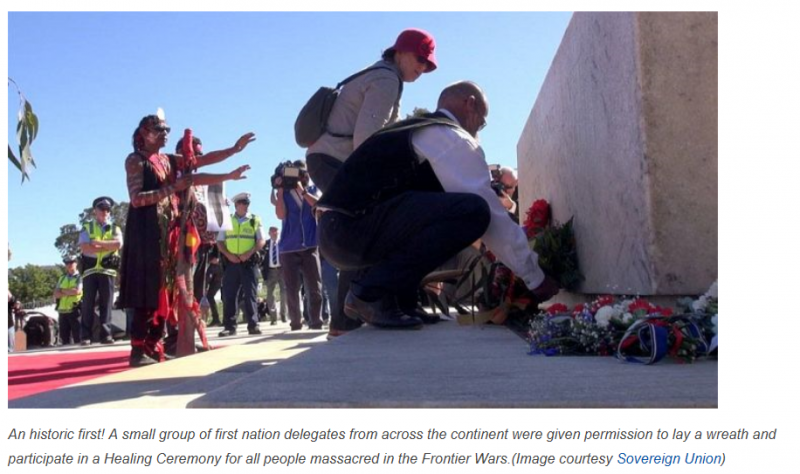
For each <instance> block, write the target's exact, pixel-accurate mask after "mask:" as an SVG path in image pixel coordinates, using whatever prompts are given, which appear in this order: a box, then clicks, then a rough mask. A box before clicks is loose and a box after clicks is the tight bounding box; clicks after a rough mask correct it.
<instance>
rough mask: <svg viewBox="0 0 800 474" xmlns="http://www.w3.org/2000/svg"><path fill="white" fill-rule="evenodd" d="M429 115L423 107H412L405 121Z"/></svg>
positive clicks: (428, 111)
mask: <svg viewBox="0 0 800 474" xmlns="http://www.w3.org/2000/svg"><path fill="white" fill-rule="evenodd" d="M429 113H431V111H430V110H428V109H426V108H425V107H414V110H412V111H411V113H410V114H406V119H410V118H415V117H422V116H423V115H425V114H429Z"/></svg>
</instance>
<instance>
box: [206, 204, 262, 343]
mask: <svg viewBox="0 0 800 474" xmlns="http://www.w3.org/2000/svg"><path fill="white" fill-rule="evenodd" d="M233 202H234V206H235V207H236V213H234V214H233V215H232V216H231V221H232V223H233V229H231V230H229V231H221V232H220V233H219V235H218V237H217V248H218V249H219V251H220V253H221V254H222V255H223V256H224V257H225V260H226V262H225V263H226V265H225V272H224V274H223V277H222V318H223V325H224V326H225V329H224V330H222V331H221V332H220V333H219V337H227V336H234V335H236V315H237V314H238V308H237V300H238V298H237V295H238V294H239V291H241V292H242V297H243V300H244V316H245V321H246V322H247V332H248V334H261V329H259V327H258V314H257V312H256V304H257V303H256V292H257V290H258V262H257V260H258V252H259V251H260V250H261V249H262V248H264V244H266V240H265V239H264V235H263V230H262V226H261V219H259V218H258V216H256V215H255V214H251V213H249V212H248V209H249V207H250V193H239V194H237V195H236V196H234V197H233Z"/></svg>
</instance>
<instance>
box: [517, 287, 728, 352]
mask: <svg viewBox="0 0 800 474" xmlns="http://www.w3.org/2000/svg"><path fill="white" fill-rule="evenodd" d="M715 295H716V283H715V284H714V285H713V286H712V290H710V291H709V293H706V294H705V295H703V296H701V297H700V298H699V299H698V300H696V301H695V300H687V301H684V303H688V304H690V305H691V307H692V308H693V311H692V312H688V313H683V314H677V315H676V314H675V313H674V311H673V310H672V309H671V308H665V307H660V306H657V305H654V304H652V303H650V302H649V301H647V300H645V299H643V298H627V299H615V298H614V297H612V296H601V297H599V298H597V299H595V300H594V301H592V302H591V303H588V304H579V305H577V306H575V307H574V308H572V309H571V310H570V309H569V308H568V307H567V306H566V305H564V304H561V303H556V304H553V305H551V306H550V307H549V308H547V310H546V311H542V312H540V313H539V314H537V315H536V316H534V317H533V318H532V320H531V322H530V329H529V331H528V340H529V342H530V352H529V353H530V354H544V355H546V356H554V355H598V356H609V355H617V356H618V357H620V358H628V359H630V358H635V357H647V356H648V355H652V354H647V352H648V351H650V349H651V346H652V341H651V340H650V339H649V338H655V337H656V335H655V334H654V333H655V332H658V333H659V334H660V335H661V337H662V338H663V339H664V342H665V343H666V344H665V349H666V352H665V353H664V354H663V355H666V356H669V357H672V358H674V359H676V360H678V361H682V362H693V361H694V360H695V359H696V358H697V357H699V356H702V355H706V354H708V353H709V352H710V351H711V350H712V349H713V347H714V342H713V341H712V344H711V345H709V344H708V343H707V341H709V340H712V339H713V340H714V341H715V340H716V331H717V329H716V327H717V326H716V320H717V315H716V313H715V312H716V301H717V298H716V296H715ZM699 308H702V309H703V310H704V311H705V312H698V311H697V310H698V309H699ZM711 311H714V314H712V313H711ZM642 328H644V329H645V331H644V336H643V335H642V334H643V333H642V331H641V330H642ZM648 331H649V333H648ZM620 349H624V350H625V352H626V354H631V355H630V356H626V357H623V356H622V355H621V354H620V353H618V351H619V350H620ZM658 359H660V357H659V358H655V357H652V358H651V362H650V363H653V362H656V361H657V360H658Z"/></svg>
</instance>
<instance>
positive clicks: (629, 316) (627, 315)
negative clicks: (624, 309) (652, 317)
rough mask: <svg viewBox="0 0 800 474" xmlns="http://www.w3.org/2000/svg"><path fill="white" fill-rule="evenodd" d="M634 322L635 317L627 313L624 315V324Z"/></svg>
mask: <svg viewBox="0 0 800 474" xmlns="http://www.w3.org/2000/svg"><path fill="white" fill-rule="evenodd" d="M632 320H633V315H632V314H631V313H625V314H623V315H622V322H623V323H625V324H628V323H629V322H631V321H632Z"/></svg>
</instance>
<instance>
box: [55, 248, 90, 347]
mask: <svg viewBox="0 0 800 474" xmlns="http://www.w3.org/2000/svg"><path fill="white" fill-rule="evenodd" d="M64 265H65V266H66V272H65V273H64V274H63V275H61V278H59V279H58V283H57V284H56V289H55V291H54V292H53V298H55V300H56V301H57V304H56V311H58V333H59V337H60V338H61V344H63V345H67V344H78V343H79V342H81V321H80V318H81V309H80V305H81V299H82V296H83V279H82V278H81V274H80V273H79V272H78V263H77V259H76V258H75V257H72V256H70V257H66V258H64Z"/></svg>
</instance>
